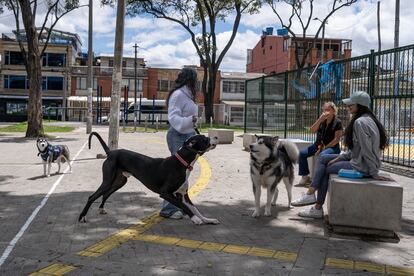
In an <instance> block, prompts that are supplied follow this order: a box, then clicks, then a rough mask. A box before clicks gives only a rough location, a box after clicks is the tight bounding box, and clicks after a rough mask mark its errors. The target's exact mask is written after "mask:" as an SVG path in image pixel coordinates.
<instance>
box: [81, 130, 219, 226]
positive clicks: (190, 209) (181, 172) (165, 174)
mask: <svg viewBox="0 0 414 276" xmlns="http://www.w3.org/2000/svg"><path fill="white" fill-rule="evenodd" d="M92 136H96V137H97V138H98V140H99V142H100V143H101V145H102V147H103V148H104V150H105V152H106V154H107V159H106V160H105V161H104V163H103V165H102V173H103V180H102V184H101V186H100V187H99V188H98V190H97V191H96V192H95V193H93V194H92V195H91V196H90V197H89V198H88V202H87V203H86V205H85V207H84V208H83V210H82V212H81V213H80V215H79V221H80V222H86V220H85V216H86V213H87V212H88V210H89V208H90V206H91V205H92V203H93V202H94V201H95V200H96V199H98V198H99V197H100V196H102V203H101V205H100V206H99V209H100V213H101V214H105V213H106V212H105V210H104V204H105V201H106V200H107V199H108V197H109V196H110V195H111V194H112V193H114V192H116V191H117V190H118V189H120V188H121V187H122V186H124V185H125V184H126V182H127V178H128V177H129V176H131V175H132V176H134V177H135V178H136V179H138V180H139V181H140V182H141V183H142V184H144V185H145V186H146V187H147V188H148V189H150V190H151V191H153V192H155V193H157V194H159V195H160V197H161V198H164V199H165V200H167V201H168V202H170V203H172V204H174V205H175V206H177V207H179V208H181V209H182V210H183V212H184V213H185V214H187V215H188V216H189V217H190V219H191V221H192V222H193V223H195V224H206V223H210V224H218V223H219V221H218V220H217V219H213V218H206V217H204V216H203V215H202V214H201V213H200V211H198V209H197V208H196V207H195V206H194V205H193V203H192V202H191V200H190V198H189V196H188V177H189V176H190V173H191V170H192V169H193V165H194V163H195V162H196V160H197V158H198V157H199V156H201V155H203V154H204V153H206V152H207V151H209V150H211V149H214V148H215V147H216V145H217V138H215V137H214V138H209V137H206V136H204V135H194V136H192V137H190V138H188V139H187V141H185V143H184V145H183V146H182V147H181V148H180V150H178V152H177V153H176V154H175V155H174V156H170V157H167V158H152V157H149V156H146V155H143V154H140V153H137V152H133V151H129V150H125V149H118V150H112V151H111V150H110V149H109V148H108V146H107V145H106V143H105V142H104V141H103V139H102V138H101V136H100V135H99V134H98V133H96V132H92V133H91V134H90V135H89V148H91V138H92Z"/></svg>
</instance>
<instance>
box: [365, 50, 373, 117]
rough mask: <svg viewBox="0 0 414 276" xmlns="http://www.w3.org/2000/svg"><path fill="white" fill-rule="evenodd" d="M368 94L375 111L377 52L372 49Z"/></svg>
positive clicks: (371, 106)
mask: <svg viewBox="0 0 414 276" xmlns="http://www.w3.org/2000/svg"><path fill="white" fill-rule="evenodd" d="M367 92H368V94H369V96H370V97H371V104H370V108H371V110H374V109H373V106H374V99H373V97H374V94H375V52H374V50H373V49H371V52H370V54H369V65H368V91H367Z"/></svg>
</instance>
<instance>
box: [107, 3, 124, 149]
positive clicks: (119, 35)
mask: <svg viewBox="0 0 414 276" xmlns="http://www.w3.org/2000/svg"><path fill="white" fill-rule="evenodd" d="M124 22H125V0H118V7H117V15H116V33H115V49H114V72H113V74H112V93H111V111H110V117H109V118H110V121H109V135H108V136H109V137H108V140H109V141H108V145H109V148H110V149H111V150H114V149H117V148H118V138H119V108H120V94H121V84H122V53H123V48H124V47H123V46H124ZM124 100H126V99H124Z"/></svg>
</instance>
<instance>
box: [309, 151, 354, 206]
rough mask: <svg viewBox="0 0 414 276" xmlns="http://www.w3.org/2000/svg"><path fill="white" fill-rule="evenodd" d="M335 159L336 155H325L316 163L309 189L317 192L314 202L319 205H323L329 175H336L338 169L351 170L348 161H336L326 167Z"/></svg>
mask: <svg viewBox="0 0 414 276" xmlns="http://www.w3.org/2000/svg"><path fill="white" fill-rule="evenodd" d="M336 157H338V154H325V155H323V156H320V157H319V158H318V160H317V161H316V169H315V175H314V176H313V179H312V183H311V187H313V188H314V189H315V190H317V191H318V196H317V197H316V202H317V203H319V204H321V205H322V204H324V203H325V197H326V193H327V192H328V185H329V175H331V174H337V173H338V172H339V170H340V169H346V170H352V169H353V168H352V165H351V162H350V161H338V162H335V163H333V164H332V165H330V166H328V162H329V161H331V160H332V159H334V158H336Z"/></svg>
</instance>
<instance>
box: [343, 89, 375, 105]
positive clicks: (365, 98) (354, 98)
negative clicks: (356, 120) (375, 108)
mask: <svg viewBox="0 0 414 276" xmlns="http://www.w3.org/2000/svg"><path fill="white" fill-rule="evenodd" d="M342 102H343V103H344V104H346V105H351V104H360V105H363V106H366V107H369V105H370V103H371V98H370V96H369V95H368V93H367V92H365V91H355V92H354V93H352V94H351V97H349V98H347V99H343V100H342Z"/></svg>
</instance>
